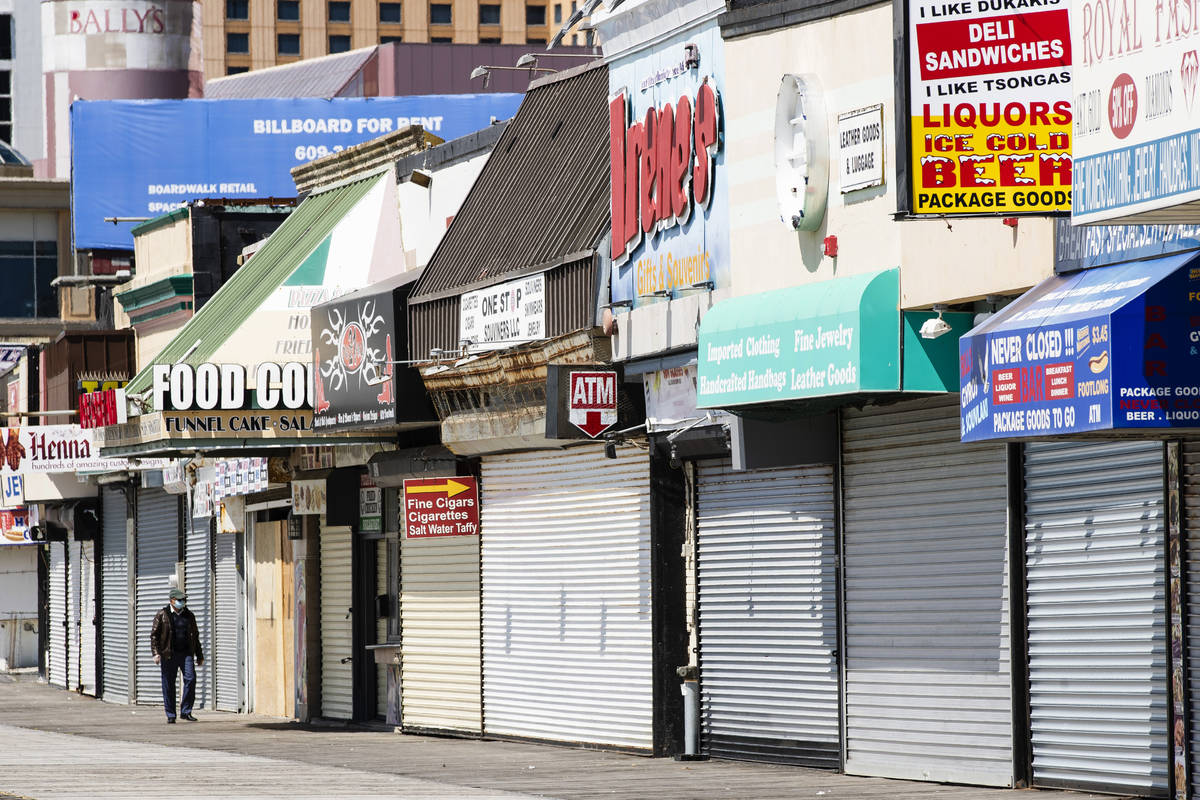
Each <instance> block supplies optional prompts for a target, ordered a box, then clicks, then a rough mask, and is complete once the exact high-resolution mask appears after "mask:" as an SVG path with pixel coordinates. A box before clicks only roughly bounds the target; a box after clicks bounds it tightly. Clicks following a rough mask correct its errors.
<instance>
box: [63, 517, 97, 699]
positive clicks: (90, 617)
mask: <svg viewBox="0 0 1200 800" xmlns="http://www.w3.org/2000/svg"><path fill="white" fill-rule="evenodd" d="M70 549H71V565H70V571H71V586H70V590H71V592H70V593H71V597H70V602H69V605H70V615H71V620H72V628H71V642H70V646H71V655H70V657H69V658H68V662H69V663H70V664H71V669H72V675H71V688H73V689H76V690H77V691H79V692H82V693H83V694H86V695H91V696H92V697H95V696H96V543H95V542H94V541H92V540H87V541H72V542H71V543H70Z"/></svg>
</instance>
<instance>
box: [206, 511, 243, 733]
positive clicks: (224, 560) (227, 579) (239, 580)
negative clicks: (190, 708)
mask: <svg viewBox="0 0 1200 800" xmlns="http://www.w3.org/2000/svg"><path fill="white" fill-rule="evenodd" d="M242 538H243V537H242V534H240V533H238V534H232V533H219V534H216V535H215V536H214V537H213V578H214V589H215V597H214V600H213V628H214V631H215V633H216V636H215V637H214V641H213V647H212V654H211V656H210V657H211V659H212V661H211V663H210V664H209V670H210V671H211V672H212V673H213V676H214V679H215V686H214V691H215V695H216V697H215V705H216V708H217V710H218V711H241V710H243V709H244V708H245V698H246V694H245V675H246V626H245V616H244V609H245V600H244V595H243V586H244V583H243V574H244V564H243V562H242Z"/></svg>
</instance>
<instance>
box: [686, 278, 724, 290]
mask: <svg viewBox="0 0 1200 800" xmlns="http://www.w3.org/2000/svg"><path fill="white" fill-rule="evenodd" d="M715 288H716V284H714V283H713V282H712V281H711V280H707V281H696V282H695V283H693V284H692V285H691V286H681V287H679V291H681V292H698V291H700V290H701V289H703V290H704V291H706V292H711V291H712V290H713V289H715Z"/></svg>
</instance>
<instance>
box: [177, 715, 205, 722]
mask: <svg viewBox="0 0 1200 800" xmlns="http://www.w3.org/2000/svg"><path fill="white" fill-rule="evenodd" d="M179 716H181V717H183V718H184V719H186V720H187V721H188V722H199V721H200V720H198V719H196V718H195V717H193V716H192V715H191V714H180V715H179Z"/></svg>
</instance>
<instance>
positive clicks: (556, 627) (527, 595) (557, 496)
mask: <svg viewBox="0 0 1200 800" xmlns="http://www.w3.org/2000/svg"><path fill="white" fill-rule="evenodd" d="M617 452H618V454H619V457H618V458H616V459H606V458H605V457H604V448H603V447H602V446H600V445H587V446H583V447H573V448H570V449H567V450H563V451H559V452H534V453H519V454H514V455H503V456H488V457H484V459H483V485H482V486H483V488H482V498H481V504H482V520H481V523H482V524H481V528H482V539H481V562H482V567H483V569H482V575H483V583H482V587H483V708H484V732H485V733H488V734H500V735H509V736H521V737H531V738H536V739H549V740H555V741H566V742H583V743H588V744H601V745H613V746H620V747H632V748H645V749H650V748H651V747H652V746H653V714H654V698H653V683H652V677H653V676H652V665H653V631H652V627H651V611H650V606H651V596H650V462H649V458H648V456H647V454H646V453H645V452H644V451H641V450H637V449H635V448H632V447H626V448H621V449H619V450H618V451H617Z"/></svg>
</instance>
